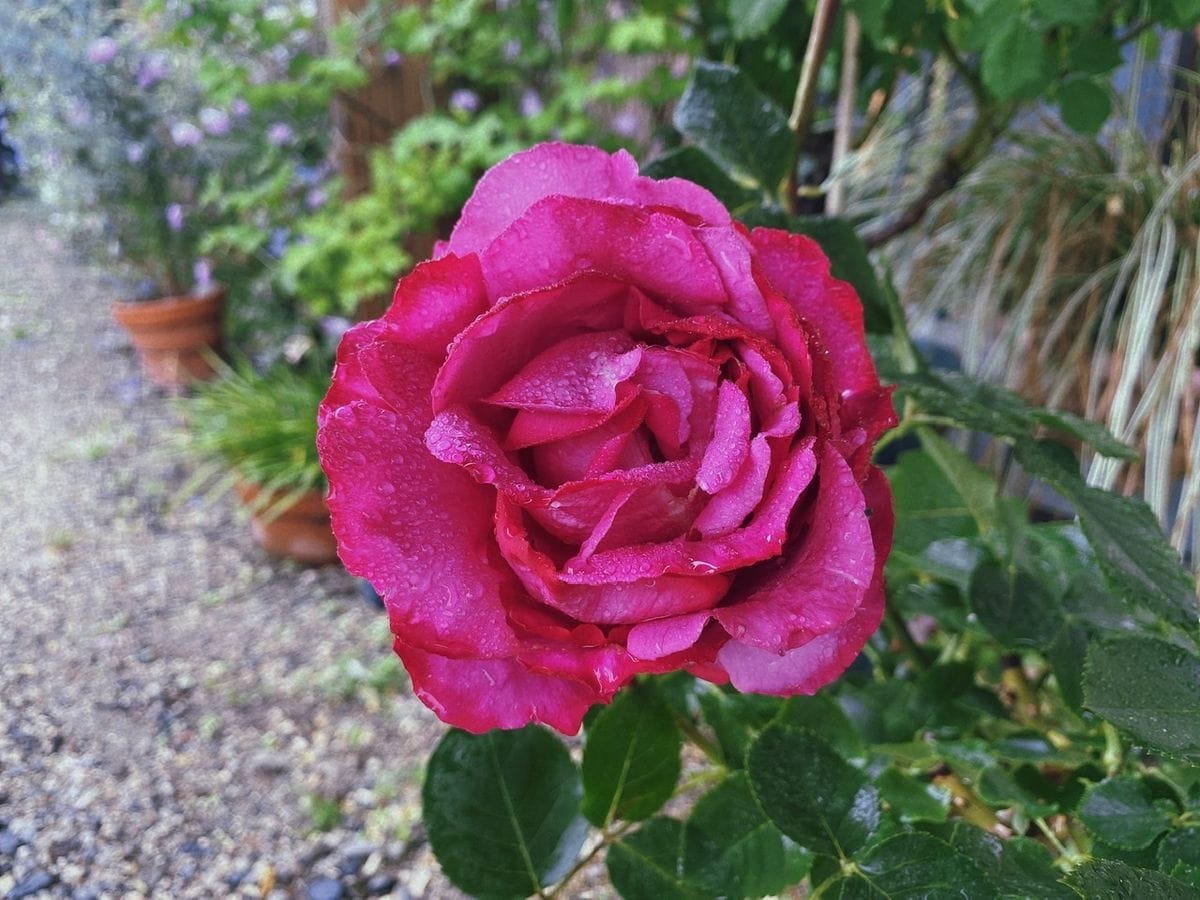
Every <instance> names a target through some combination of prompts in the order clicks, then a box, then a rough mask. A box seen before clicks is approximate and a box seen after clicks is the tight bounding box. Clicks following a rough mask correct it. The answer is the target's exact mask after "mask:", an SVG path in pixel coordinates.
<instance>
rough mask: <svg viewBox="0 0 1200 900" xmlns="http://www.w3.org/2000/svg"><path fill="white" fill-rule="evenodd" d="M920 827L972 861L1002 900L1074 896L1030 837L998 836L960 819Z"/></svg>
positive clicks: (1056, 899)
mask: <svg viewBox="0 0 1200 900" xmlns="http://www.w3.org/2000/svg"><path fill="white" fill-rule="evenodd" d="M924 828H925V830H926V831H928V832H930V833H931V834H934V835H936V836H937V837H940V838H941V839H942V840H944V841H946V842H947V843H948V844H950V846H952V847H953V848H954V849H955V850H957V851H958V852H959V853H961V854H963V855H964V856H966V857H968V858H969V859H970V860H971V861H972V862H974V863H975V865H976V866H978V867H979V869H980V870H981V871H982V872H983V873H984V874H985V875H986V876H987V877H988V878H989V879H990V880H991V881H992V883H993V884H995V885H996V886H997V887H998V888H999V889H1000V896H1001V897H1003V898H1005V900H1007V898H1010V897H1011V898H1018V897H1019V898H1021V900H1028V898H1030V897H1036V898H1038V900H1078V896H1079V895H1078V894H1076V893H1075V892H1074V891H1072V890H1071V889H1070V888H1067V887H1065V886H1064V885H1062V884H1061V883H1060V882H1059V880H1058V879H1059V877H1060V874H1061V873H1060V872H1059V871H1058V870H1057V869H1056V868H1054V860H1053V859H1051V857H1050V854H1049V853H1048V852H1047V851H1046V848H1045V847H1043V846H1042V845H1041V844H1039V843H1038V842H1037V841H1035V840H1032V839H1031V838H1024V837H1014V838H1008V839H1007V840H1001V839H1000V838H998V837H996V836H995V835H994V834H988V833H987V832H986V831H983V830H982V829H979V828H976V827H974V826H973V825H968V824H967V823H966V822H962V821H954V822H948V823H946V824H945V825H936V826H928V825H927V826H924Z"/></svg>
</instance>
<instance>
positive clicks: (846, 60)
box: [825, 11, 862, 216]
mask: <svg viewBox="0 0 1200 900" xmlns="http://www.w3.org/2000/svg"><path fill="white" fill-rule="evenodd" d="M861 40H862V27H861V26H860V24H859V21H858V16H856V15H855V14H854V13H853V12H850V11H847V12H846V24H845V34H844V35H843V37H842V75H841V80H840V82H839V83H838V99H837V111H836V112H835V113H834V132H833V159H832V161H831V162H830V165H829V168H830V169H831V172H830V174H831V175H832V176H833V183H832V184H831V185H830V188H829V197H828V198H827V199H826V201H825V211H826V212H827V213H828V214H829V215H831V216H836V215H839V214H840V213H841V211H842V204H843V203H844V202H845V197H846V182H845V179H843V178H842V177H841V176H840V175H839V173H838V169H840V168H841V167H842V166H843V165H845V162H846V157H847V156H848V155H849V152H850V139H851V135H850V132H851V130H852V129H853V128H854V101H855V99H856V96H857V94H858V45H859V43H860V42H861Z"/></svg>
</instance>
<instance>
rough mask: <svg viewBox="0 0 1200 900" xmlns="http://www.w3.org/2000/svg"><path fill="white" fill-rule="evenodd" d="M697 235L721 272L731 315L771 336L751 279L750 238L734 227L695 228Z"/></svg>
mask: <svg viewBox="0 0 1200 900" xmlns="http://www.w3.org/2000/svg"><path fill="white" fill-rule="evenodd" d="M696 237H698V238H699V239H700V243H702V244H703V245H704V247H705V249H707V250H708V255H709V258H710V259H712V261H713V263H714V264H715V265H716V267H717V271H718V272H720V274H721V280H722V281H723V282H724V283H725V290H726V292H727V293H728V294H729V307H730V312H732V313H733V316H734V318H736V319H737V320H738V321H739V322H741V323H742V324H743V325H745V326H746V327H748V328H750V329H752V330H753V331H756V332H757V333H759V334H761V335H762V336H763V337H766V338H771V337H773V336H774V334H775V327H774V325H773V324H772V322H771V316H770V315H769V313H768V312H767V303H766V301H765V300H764V299H763V295H762V292H761V291H760V290H759V289H758V285H757V284H756V283H755V281H754V271H753V265H752V264H751V261H750V254H751V251H752V247H751V245H750V241H748V240H747V239H746V237H745V235H744V234H743V233H742V232H741V231H739V230H738V229H736V228H698V229H696Z"/></svg>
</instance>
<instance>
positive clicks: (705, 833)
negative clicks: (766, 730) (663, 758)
mask: <svg viewBox="0 0 1200 900" xmlns="http://www.w3.org/2000/svg"><path fill="white" fill-rule="evenodd" d="M687 831H688V835H687V842H686V858H685V865H684V871H685V872H687V874H688V877H689V879H690V880H692V881H694V882H695V883H696V884H698V885H700V886H702V887H703V888H705V889H706V890H708V891H710V892H711V896H714V897H716V896H721V897H728V898H731V900H732V898H737V897H763V896H766V895H768V894H778V893H781V892H782V891H783V890H784V888H786V887H789V886H790V885H793V884H795V883H796V882H798V881H799V880H800V879H801V878H803V877H804V876H805V875H806V874H807V873H808V869H809V866H810V865H811V864H812V854H811V853H809V852H808V851H807V850H804V849H802V848H801V847H799V846H797V845H796V844H795V843H793V842H792V841H791V840H789V839H788V838H787V837H785V836H784V835H783V833H782V832H780V831H779V829H778V828H776V827H775V826H774V825H773V824H772V823H771V821H770V819H768V818H767V817H766V816H765V815H764V814H763V811H762V808H761V807H760V806H759V805H758V803H757V801H755V799H754V794H753V793H752V792H751V790H750V779H749V778H748V776H747V775H746V773H745V772H735V773H733V774H732V775H730V776H729V777H728V778H726V779H725V780H724V781H723V782H721V784H719V785H717V787H715V788H714V789H713V790H711V791H709V792H708V793H707V794H705V795H704V796H703V797H701V798H700V800H699V801H698V802H697V803H696V806H695V808H694V809H693V810H692V814H691V815H690V816H689V817H688V820H687Z"/></svg>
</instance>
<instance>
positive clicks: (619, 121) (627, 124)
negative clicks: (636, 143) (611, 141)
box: [612, 109, 638, 137]
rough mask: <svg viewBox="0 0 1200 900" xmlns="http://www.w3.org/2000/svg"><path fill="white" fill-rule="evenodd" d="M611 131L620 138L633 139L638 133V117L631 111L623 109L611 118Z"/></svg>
mask: <svg viewBox="0 0 1200 900" xmlns="http://www.w3.org/2000/svg"><path fill="white" fill-rule="evenodd" d="M612 130H613V131H615V132H616V133H617V134H619V135H621V137H633V136H634V135H635V134H637V133H638V117H637V113H635V112H634V111H633V110H631V109H623V110H621V111H620V112H619V113H617V114H616V115H615V116H613V118H612Z"/></svg>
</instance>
